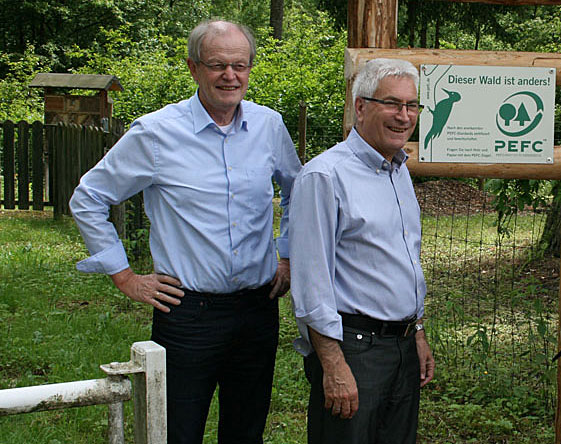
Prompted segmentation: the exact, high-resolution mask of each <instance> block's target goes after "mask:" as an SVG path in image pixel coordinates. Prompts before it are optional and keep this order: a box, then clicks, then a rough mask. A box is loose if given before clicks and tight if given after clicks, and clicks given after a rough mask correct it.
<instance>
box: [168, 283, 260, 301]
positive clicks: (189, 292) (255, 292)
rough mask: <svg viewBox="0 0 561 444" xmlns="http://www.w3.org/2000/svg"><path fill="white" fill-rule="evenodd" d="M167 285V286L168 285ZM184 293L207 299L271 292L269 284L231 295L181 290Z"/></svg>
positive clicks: (240, 296) (258, 294)
mask: <svg viewBox="0 0 561 444" xmlns="http://www.w3.org/2000/svg"><path fill="white" fill-rule="evenodd" d="M168 285H169V284H168ZM181 290H183V292H184V293H185V296H189V295H192V296H206V297H209V298H244V297H252V296H261V295H263V294H268V293H270V292H271V286H270V285H269V284H266V285H263V286H262V287H258V288H247V289H243V290H238V291H235V292H233V293H205V292H199V291H193V290H189V289H187V288H183V287H182V288H181Z"/></svg>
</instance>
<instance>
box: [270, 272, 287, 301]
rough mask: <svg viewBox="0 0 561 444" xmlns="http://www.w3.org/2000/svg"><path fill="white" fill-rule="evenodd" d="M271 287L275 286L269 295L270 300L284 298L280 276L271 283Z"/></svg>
mask: <svg viewBox="0 0 561 444" xmlns="http://www.w3.org/2000/svg"><path fill="white" fill-rule="evenodd" d="M271 285H272V286H273V288H272V289H271V292H270V293H269V298H270V299H275V298H276V297H277V295H278V296H282V295H283V294H284V293H281V289H282V287H283V285H282V282H281V279H279V277H278V276H275V278H274V279H273V280H272V281H271ZM285 292H286V291H285Z"/></svg>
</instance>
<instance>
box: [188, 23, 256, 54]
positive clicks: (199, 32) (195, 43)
mask: <svg viewBox="0 0 561 444" xmlns="http://www.w3.org/2000/svg"><path fill="white" fill-rule="evenodd" d="M231 26H234V27H235V28H237V29H238V31H240V32H241V33H242V34H243V35H244V36H245V38H246V39H247V41H248V42H249V64H250V65H252V64H253V60H254V59H255V54H256V53H257V48H256V44H255V38H254V37H253V34H252V33H251V31H250V30H249V28H247V27H246V26H244V25H241V24H238V23H232V22H228V21H225V20H207V21H204V22H202V23H199V24H198V25H197V26H196V27H195V28H194V29H193V30H192V31H191V34H189V44H188V50H189V58H190V59H191V60H193V61H194V62H195V63H199V62H200V61H201V48H202V47H203V42H204V40H205V38H207V37H211V36H212V37H214V36H217V35H224V34H227V33H228V32H229V31H230V29H229V28H230V27H231Z"/></svg>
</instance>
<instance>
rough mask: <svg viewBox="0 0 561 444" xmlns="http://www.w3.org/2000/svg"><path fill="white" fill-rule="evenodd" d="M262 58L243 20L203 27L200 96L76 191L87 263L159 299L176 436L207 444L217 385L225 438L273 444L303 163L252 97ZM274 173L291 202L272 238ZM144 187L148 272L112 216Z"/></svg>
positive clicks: (154, 301)
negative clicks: (113, 208)
mask: <svg viewBox="0 0 561 444" xmlns="http://www.w3.org/2000/svg"><path fill="white" fill-rule="evenodd" d="M254 57H255V41H254V39H253V37H252V35H251V33H250V32H249V30H247V29H246V28H245V27H243V26H240V25H237V24H234V23H230V22H225V21H220V20H213V21H208V22H204V23H202V24H200V25H198V26H197V27H196V28H195V29H193V31H192V32H191V35H190V36H189V59H188V61H187V63H188V65H189V69H190V71H191V75H192V76H193V78H194V79H195V81H196V82H197V83H198V85H199V88H198V91H197V93H196V94H195V95H194V96H193V97H191V98H189V99H187V100H183V101H181V102H179V103H176V104H172V105H168V106H166V107H164V108H163V109H161V110H159V111H156V112H154V113H151V114H148V115H146V116H143V117H141V118H139V119H138V120H136V121H135V122H134V123H133V124H132V126H131V128H130V130H129V131H128V132H127V133H126V134H125V135H124V136H123V137H122V138H121V140H120V141H119V142H118V143H117V144H116V145H115V146H114V147H113V148H112V149H111V150H110V151H109V153H108V154H107V156H106V157H105V158H104V159H103V160H102V161H101V162H100V163H99V164H98V165H96V167H95V168H93V169H92V170H91V171H89V172H88V173H87V174H86V175H85V176H84V177H83V178H82V180H81V182H80V185H79V186H78V187H77V188H76V191H75V192H74V196H73V198H72V201H71V209H72V213H73V215H74V218H75V220H76V222H77V224H78V227H79V228H80V231H81V233H82V235H83V237H84V240H85V242H86V246H87V247H88V249H89V251H90V253H91V257H89V258H87V259H85V260H84V261H82V262H80V263H79V264H78V268H79V269H80V270H82V271H86V272H96V273H106V274H109V275H111V278H112V279H113V282H114V283H115V285H116V286H117V288H119V290H121V291H122V292H123V293H124V294H125V295H126V296H128V297H130V298H131V299H132V300H134V301H138V302H143V303H146V304H150V305H152V306H154V316H153V323H152V339H153V340H154V341H156V342H157V343H159V344H161V345H162V346H164V347H165V348H166V363H167V374H166V376H167V395H168V396H167V412H168V443H170V444H171V443H173V444H198V443H202V442H203V434H204V430H205V423H206V419H207V415H208V410H209V406H210V402H211V400H212V396H213V393H214V391H215V388H216V386H217V385H218V387H219V392H218V400H219V423H218V443H219V444H261V443H262V442H263V438H262V435H263V430H264V427H265V420H266V418H267V413H268V409H269V402H270V396H271V386H272V379H273V369H274V364H275V353H276V348H277V343H278V328H279V320H278V304H277V297H278V296H282V295H283V294H284V293H285V292H286V291H287V290H288V288H289V285H290V270H289V263H288V203H289V198H290V189H291V187H292V183H293V181H294V178H295V177H296V174H297V173H298V171H299V170H300V168H301V165H300V161H299V160H298V156H297V154H296V151H295V150H294V146H293V144H292V140H291V138H290V135H289V134H288V131H287V130H286V127H285V125H284V123H283V121H282V118H281V116H280V115H279V114H278V113H277V112H275V111H273V110H271V109H269V108H266V107H264V106H258V105H256V104H254V103H251V102H248V101H245V100H243V99H244V97H245V94H246V92H247V87H248V82H249V74H250V71H251V67H252V65H253V59H254ZM271 179H274V180H275V181H276V183H277V184H278V186H279V188H280V191H281V207H282V208H283V209H284V213H283V216H282V219H281V222H280V236H279V237H278V238H277V242H276V244H275V242H274V240H273V206H272V198H273V194H274V191H273V186H272V182H271ZM139 191H142V192H143V193H144V203H145V210H146V214H147V216H148V217H149V218H150V222H151V226H150V251H151V254H152V258H153V260H154V273H152V274H147V275H142V274H137V273H135V272H133V270H132V269H131V268H130V266H129V263H128V260H127V256H126V254H125V250H124V248H123V245H122V243H121V242H120V241H119V239H118V237H117V233H116V231H115V229H114V227H113V225H112V224H110V223H109V222H108V221H107V216H108V210H109V206H110V205H114V204H116V203H118V202H122V201H123V200H125V199H127V198H128V197H130V196H131V195H133V194H135V193H137V192H139ZM275 247H276V248H275ZM277 251H278V254H279V256H280V260H277ZM162 444H163V443H162Z"/></svg>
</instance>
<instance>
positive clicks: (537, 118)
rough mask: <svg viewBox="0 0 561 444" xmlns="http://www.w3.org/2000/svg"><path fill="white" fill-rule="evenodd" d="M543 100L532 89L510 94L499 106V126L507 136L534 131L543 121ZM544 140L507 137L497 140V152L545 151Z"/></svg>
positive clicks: (519, 135) (522, 134)
mask: <svg viewBox="0 0 561 444" xmlns="http://www.w3.org/2000/svg"><path fill="white" fill-rule="evenodd" d="M543 113H544V107H543V101H542V99H541V98H540V97H539V96H538V95H537V94H535V93H533V92H531V91H521V92H517V93H514V94H512V95H510V96H508V97H507V98H506V99H505V100H504V102H503V104H502V105H501V106H500V107H499V110H498V113H497V116H496V122H497V128H498V129H499V131H500V132H501V133H503V134H504V135H505V136H507V137H521V136H525V135H526V134H528V133H530V132H531V131H533V130H534V129H535V128H536V127H537V126H538V125H539V124H540V122H541V121H542V118H543ZM542 145H543V142H542V141H539V140H536V141H532V140H520V139H507V140H495V152H498V151H503V150H506V151H507V152H509V153H524V152H528V151H533V152H536V153H540V152H542V151H543V148H542Z"/></svg>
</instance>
